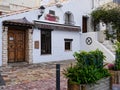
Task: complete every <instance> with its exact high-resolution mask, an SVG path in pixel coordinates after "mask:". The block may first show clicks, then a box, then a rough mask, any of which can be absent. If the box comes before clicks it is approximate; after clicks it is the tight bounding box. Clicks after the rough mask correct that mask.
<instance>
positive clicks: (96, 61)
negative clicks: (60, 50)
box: [74, 49, 105, 68]
mask: <svg viewBox="0 0 120 90" xmlns="http://www.w3.org/2000/svg"><path fill="white" fill-rule="evenodd" d="M74 57H75V59H76V60H77V64H78V66H81V67H82V66H85V65H93V66H95V67H97V68H100V67H103V60H104V59H105V56H104V55H103V52H101V51H100V50H98V49H96V50H95V51H90V52H85V51H82V52H75V53H74Z"/></svg>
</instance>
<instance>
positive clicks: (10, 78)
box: [0, 60, 75, 90]
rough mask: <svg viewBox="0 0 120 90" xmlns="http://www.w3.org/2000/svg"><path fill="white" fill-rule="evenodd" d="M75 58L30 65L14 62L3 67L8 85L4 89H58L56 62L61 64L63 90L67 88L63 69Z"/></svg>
mask: <svg viewBox="0 0 120 90" xmlns="http://www.w3.org/2000/svg"><path fill="white" fill-rule="evenodd" d="M74 62H75V60H69V61H68V60H67V61H60V62H49V63H39V64H31V65H28V64H26V63H20V64H18V63H16V64H15V63H14V64H10V65H8V66H7V67H1V68H0V71H1V74H2V76H3V77H4V80H5V81H6V86H5V87H4V88H3V89H2V90H56V64H57V63H59V64H60V65H61V82H60V84H61V90H67V80H66V78H65V77H64V76H63V74H62V73H63V69H64V68H66V67H68V66H69V65H70V64H71V63H74Z"/></svg>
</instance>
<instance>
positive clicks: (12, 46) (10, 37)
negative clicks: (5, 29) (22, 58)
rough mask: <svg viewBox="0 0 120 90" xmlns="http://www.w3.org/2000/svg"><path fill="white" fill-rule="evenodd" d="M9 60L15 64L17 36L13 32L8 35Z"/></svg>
mask: <svg viewBox="0 0 120 90" xmlns="http://www.w3.org/2000/svg"><path fill="white" fill-rule="evenodd" d="M8 52H9V53H8V58H9V60H8V61H9V62H14V60H15V35H14V33H13V32H10V31H9V34H8Z"/></svg>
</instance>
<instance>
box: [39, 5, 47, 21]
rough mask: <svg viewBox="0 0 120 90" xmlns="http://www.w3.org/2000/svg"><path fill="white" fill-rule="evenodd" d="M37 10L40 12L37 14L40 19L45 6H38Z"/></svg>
mask: <svg viewBox="0 0 120 90" xmlns="http://www.w3.org/2000/svg"><path fill="white" fill-rule="evenodd" d="M39 12H40V14H39V15H38V19H40V17H41V16H42V15H43V13H44V12H45V7H44V6H40V8H39Z"/></svg>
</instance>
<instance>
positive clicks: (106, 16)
mask: <svg viewBox="0 0 120 90" xmlns="http://www.w3.org/2000/svg"><path fill="white" fill-rule="evenodd" d="M91 16H92V21H93V22H94V25H97V24H99V22H100V21H102V22H104V23H105V24H106V25H107V26H108V24H111V25H112V28H113V30H116V31H114V32H115V34H116V35H117V38H116V39H117V40H118V41H120V8H117V7H116V8H111V9H105V8H99V9H97V10H95V11H93V12H92V13H91ZM111 38H115V37H114V35H112V36H111Z"/></svg>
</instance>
